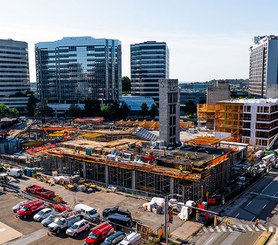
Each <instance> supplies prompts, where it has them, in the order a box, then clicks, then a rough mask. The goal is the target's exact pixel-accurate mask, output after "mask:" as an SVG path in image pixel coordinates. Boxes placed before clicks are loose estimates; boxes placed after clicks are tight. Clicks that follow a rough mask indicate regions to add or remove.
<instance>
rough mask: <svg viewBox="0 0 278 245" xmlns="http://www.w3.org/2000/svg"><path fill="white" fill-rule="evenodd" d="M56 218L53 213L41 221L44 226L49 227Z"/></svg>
mask: <svg viewBox="0 0 278 245" xmlns="http://www.w3.org/2000/svg"><path fill="white" fill-rule="evenodd" d="M55 217H56V215H55V213H51V214H50V215H49V216H48V217H47V218H45V219H43V220H42V221H41V223H42V225H43V226H45V227H47V226H48V225H49V224H51V223H52V222H53V221H54V219H55Z"/></svg>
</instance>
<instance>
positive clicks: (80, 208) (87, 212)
mask: <svg viewBox="0 0 278 245" xmlns="http://www.w3.org/2000/svg"><path fill="white" fill-rule="evenodd" d="M74 211H77V212H80V214H81V215H82V216H83V217H84V218H85V219H87V220H89V221H95V220H99V218H100V215H99V213H98V212H97V211H96V210H95V209H94V208H92V207H90V206H87V205H85V204H77V205H75V207H74Z"/></svg>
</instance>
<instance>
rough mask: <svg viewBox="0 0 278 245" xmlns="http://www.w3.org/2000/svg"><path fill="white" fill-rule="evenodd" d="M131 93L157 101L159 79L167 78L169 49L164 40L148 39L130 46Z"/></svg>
mask: <svg viewBox="0 0 278 245" xmlns="http://www.w3.org/2000/svg"><path fill="white" fill-rule="evenodd" d="M130 57H131V58H130V60H131V61H130V66H131V95H135V96H147V97H152V98H153V100H154V101H155V102H156V103H158V102H159V80H160V79H168V78H169V50H168V47H167V44H166V43H165V42H155V41H148V42H144V43H138V44H132V45H131V46H130Z"/></svg>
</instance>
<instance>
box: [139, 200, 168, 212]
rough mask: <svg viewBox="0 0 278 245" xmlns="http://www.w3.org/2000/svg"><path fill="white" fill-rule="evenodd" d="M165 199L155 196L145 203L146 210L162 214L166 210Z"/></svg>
mask: <svg viewBox="0 0 278 245" xmlns="http://www.w3.org/2000/svg"><path fill="white" fill-rule="evenodd" d="M164 207H165V199H164V198H161V197H153V198H152V200H151V201H150V202H147V203H144V204H143V208H144V210H146V211H149V212H153V213H157V214H160V213H162V211H163V210H164Z"/></svg>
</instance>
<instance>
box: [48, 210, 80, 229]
mask: <svg viewBox="0 0 278 245" xmlns="http://www.w3.org/2000/svg"><path fill="white" fill-rule="evenodd" d="M81 218H82V216H81V215H80V214H73V215H71V216H68V217H57V218H55V219H54V222H52V223H50V224H49V225H48V229H49V230H50V231H51V232H54V233H60V231H61V230H64V229H66V228H69V227H71V226H72V225H73V224H74V223H75V222H77V221H79V220H81Z"/></svg>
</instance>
